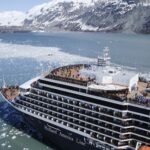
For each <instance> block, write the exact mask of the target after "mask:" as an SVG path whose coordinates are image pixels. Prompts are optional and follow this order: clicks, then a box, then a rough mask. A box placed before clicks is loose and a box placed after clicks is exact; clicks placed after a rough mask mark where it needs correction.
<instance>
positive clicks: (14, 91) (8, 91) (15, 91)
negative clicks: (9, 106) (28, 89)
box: [1, 86, 20, 101]
mask: <svg viewBox="0 0 150 150" xmlns="http://www.w3.org/2000/svg"><path fill="white" fill-rule="evenodd" d="M1 93H2V94H3V96H4V97H5V98H6V99H7V100H10V101H11V100H14V99H15V98H16V97H17V96H18V95H19V93H20V90H19V87H18V86H16V87H14V86H10V87H6V88H2V90H1Z"/></svg>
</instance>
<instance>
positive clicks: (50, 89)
mask: <svg viewBox="0 0 150 150" xmlns="http://www.w3.org/2000/svg"><path fill="white" fill-rule="evenodd" d="M110 59H111V58H110V56H109V49H108V48H105V49H104V50H103V55H102V56H101V57H98V58H97V62H95V63H91V64H74V65H68V66H62V67H59V68H55V69H53V70H51V71H48V72H47V73H44V74H42V75H41V76H39V77H36V78H34V79H32V80H30V81H28V82H26V83H24V84H23V85H20V86H8V85H6V84H4V85H3V87H2V88H1V94H2V96H3V98H4V99H5V100H6V101H7V102H8V103H9V104H10V105H12V106H13V107H14V108H15V109H17V110H18V111H20V112H22V113H23V115H24V116H26V118H27V119H28V121H29V122H30V123H31V124H32V125H34V127H35V128H37V129H38V130H39V131H40V132H41V133H42V134H43V136H45V137H46V138H47V140H49V141H50V142H52V143H54V144H55V145H56V146H57V147H58V149H59V150H150V81H148V80H142V79H141V78H140V77H139V74H138V73H136V72H135V71H134V70H131V69H130V70H128V69H125V68H123V67H118V66H115V65H112V64H111V63H110Z"/></svg>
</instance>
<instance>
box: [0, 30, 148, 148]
mask: <svg viewBox="0 0 150 150" xmlns="http://www.w3.org/2000/svg"><path fill="white" fill-rule="evenodd" d="M105 46H108V47H109V48H110V54H111V58H112V60H111V61H112V63H114V64H118V65H121V66H126V67H128V68H132V69H134V70H135V71H136V72H141V73H146V74H149V73H150V35H140V34H122V33H82V32H78V33H75V32H59V33H55V32H54V33H15V34H13V33H5V34H0V86H2V82H3V78H4V79H5V81H6V83H7V84H19V85H20V84H22V83H24V82H25V81H27V80H29V79H31V78H33V77H35V76H37V75H39V74H41V73H43V72H45V71H47V70H49V69H50V70H51V69H52V68H54V67H58V66H62V65H67V64H73V63H83V62H84V63H85V62H86V63H90V62H95V61H96V57H97V56H98V55H101V54H102V49H103V48H104V47H105ZM7 149H12V150H53V149H56V148H55V147H54V146H52V145H51V144H47V143H46V141H44V139H43V138H42V135H41V134H40V133H39V132H38V131H36V130H35V129H34V128H33V127H32V126H30V125H28V124H27V123H26V121H25V119H24V118H23V117H22V115H21V114H20V113H19V112H17V111H16V110H14V109H13V108H12V107H11V106H9V105H8V104H6V102H5V101H4V100H3V99H2V97H0V150H7Z"/></svg>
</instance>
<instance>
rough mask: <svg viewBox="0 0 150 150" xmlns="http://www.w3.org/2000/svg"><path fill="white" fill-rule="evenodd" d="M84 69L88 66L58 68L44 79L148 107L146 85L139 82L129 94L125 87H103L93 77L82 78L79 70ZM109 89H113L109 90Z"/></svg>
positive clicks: (106, 85) (149, 96) (148, 100)
mask: <svg viewBox="0 0 150 150" xmlns="http://www.w3.org/2000/svg"><path fill="white" fill-rule="evenodd" d="M85 68H86V69H87V70H88V69H89V68H90V65H85V64H79V65H70V66H64V67H60V68H57V69H54V70H53V71H52V72H51V73H50V74H48V75H47V76H46V78H51V79H55V80H60V81H64V82H69V83H74V84H79V85H82V86H88V87H89V90H91V89H92V90H93V91H94V89H95V92H99V93H102V95H103V93H105V92H106V94H107V95H109V97H111V95H112V96H114V93H116V96H117V97H120V99H127V101H128V102H131V103H139V104H144V105H145V104H148V106H149V105H150V93H149V92H145V90H146V88H147V87H149V85H148V83H146V82H143V81H139V82H138V87H137V89H134V90H133V91H132V92H129V91H128V87H127V86H125V85H121V84H116V83H112V84H105V85H104V84H97V83H96V82H95V78H94V77H91V76H90V77H89V76H84V75H83V74H81V70H82V69H85ZM111 87H113V88H112V89H111ZM93 88H94V89H93ZM127 91H128V92H127ZM98 95H101V94H98ZM125 97H126V98H125Z"/></svg>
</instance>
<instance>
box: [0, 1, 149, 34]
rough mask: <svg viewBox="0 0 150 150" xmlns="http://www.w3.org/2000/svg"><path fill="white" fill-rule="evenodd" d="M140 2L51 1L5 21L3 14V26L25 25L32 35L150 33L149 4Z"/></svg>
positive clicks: (1, 20) (0, 23) (15, 14)
mask: <svg viewBox="0 0 150 150" xmlns="http://www.w3.org/2000/svg"><path fill="white" fill-rule="evenodd" d="M137 1H138V3H137ZM139 1H140V0H51V1H50V2H48V3H44V4H42V5H38V6H35V7H33V8H32V9H31V10H29V11H28V12H27V13H26V14H25V15H24V14H23V13H22V14H21V13H20V14H19V13H18V14H17V13H16V12H15V13H12V14H11V13H10V14H9V13H6V16H7V17H3V16H5V15H4V13H0V26H1V25H5V26H13V25H22V26H23V28H29V29H31V30H33V31H40V30H42V31H54V30H57V31H58V30H69V31H111V32H112V31H113V32H114V31H125V32H142V33H150V0H141V3H139ZM13 14H14V15H13ZM5 18H7V19H5ZM3 20H4V21H3Z"/></svg>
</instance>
